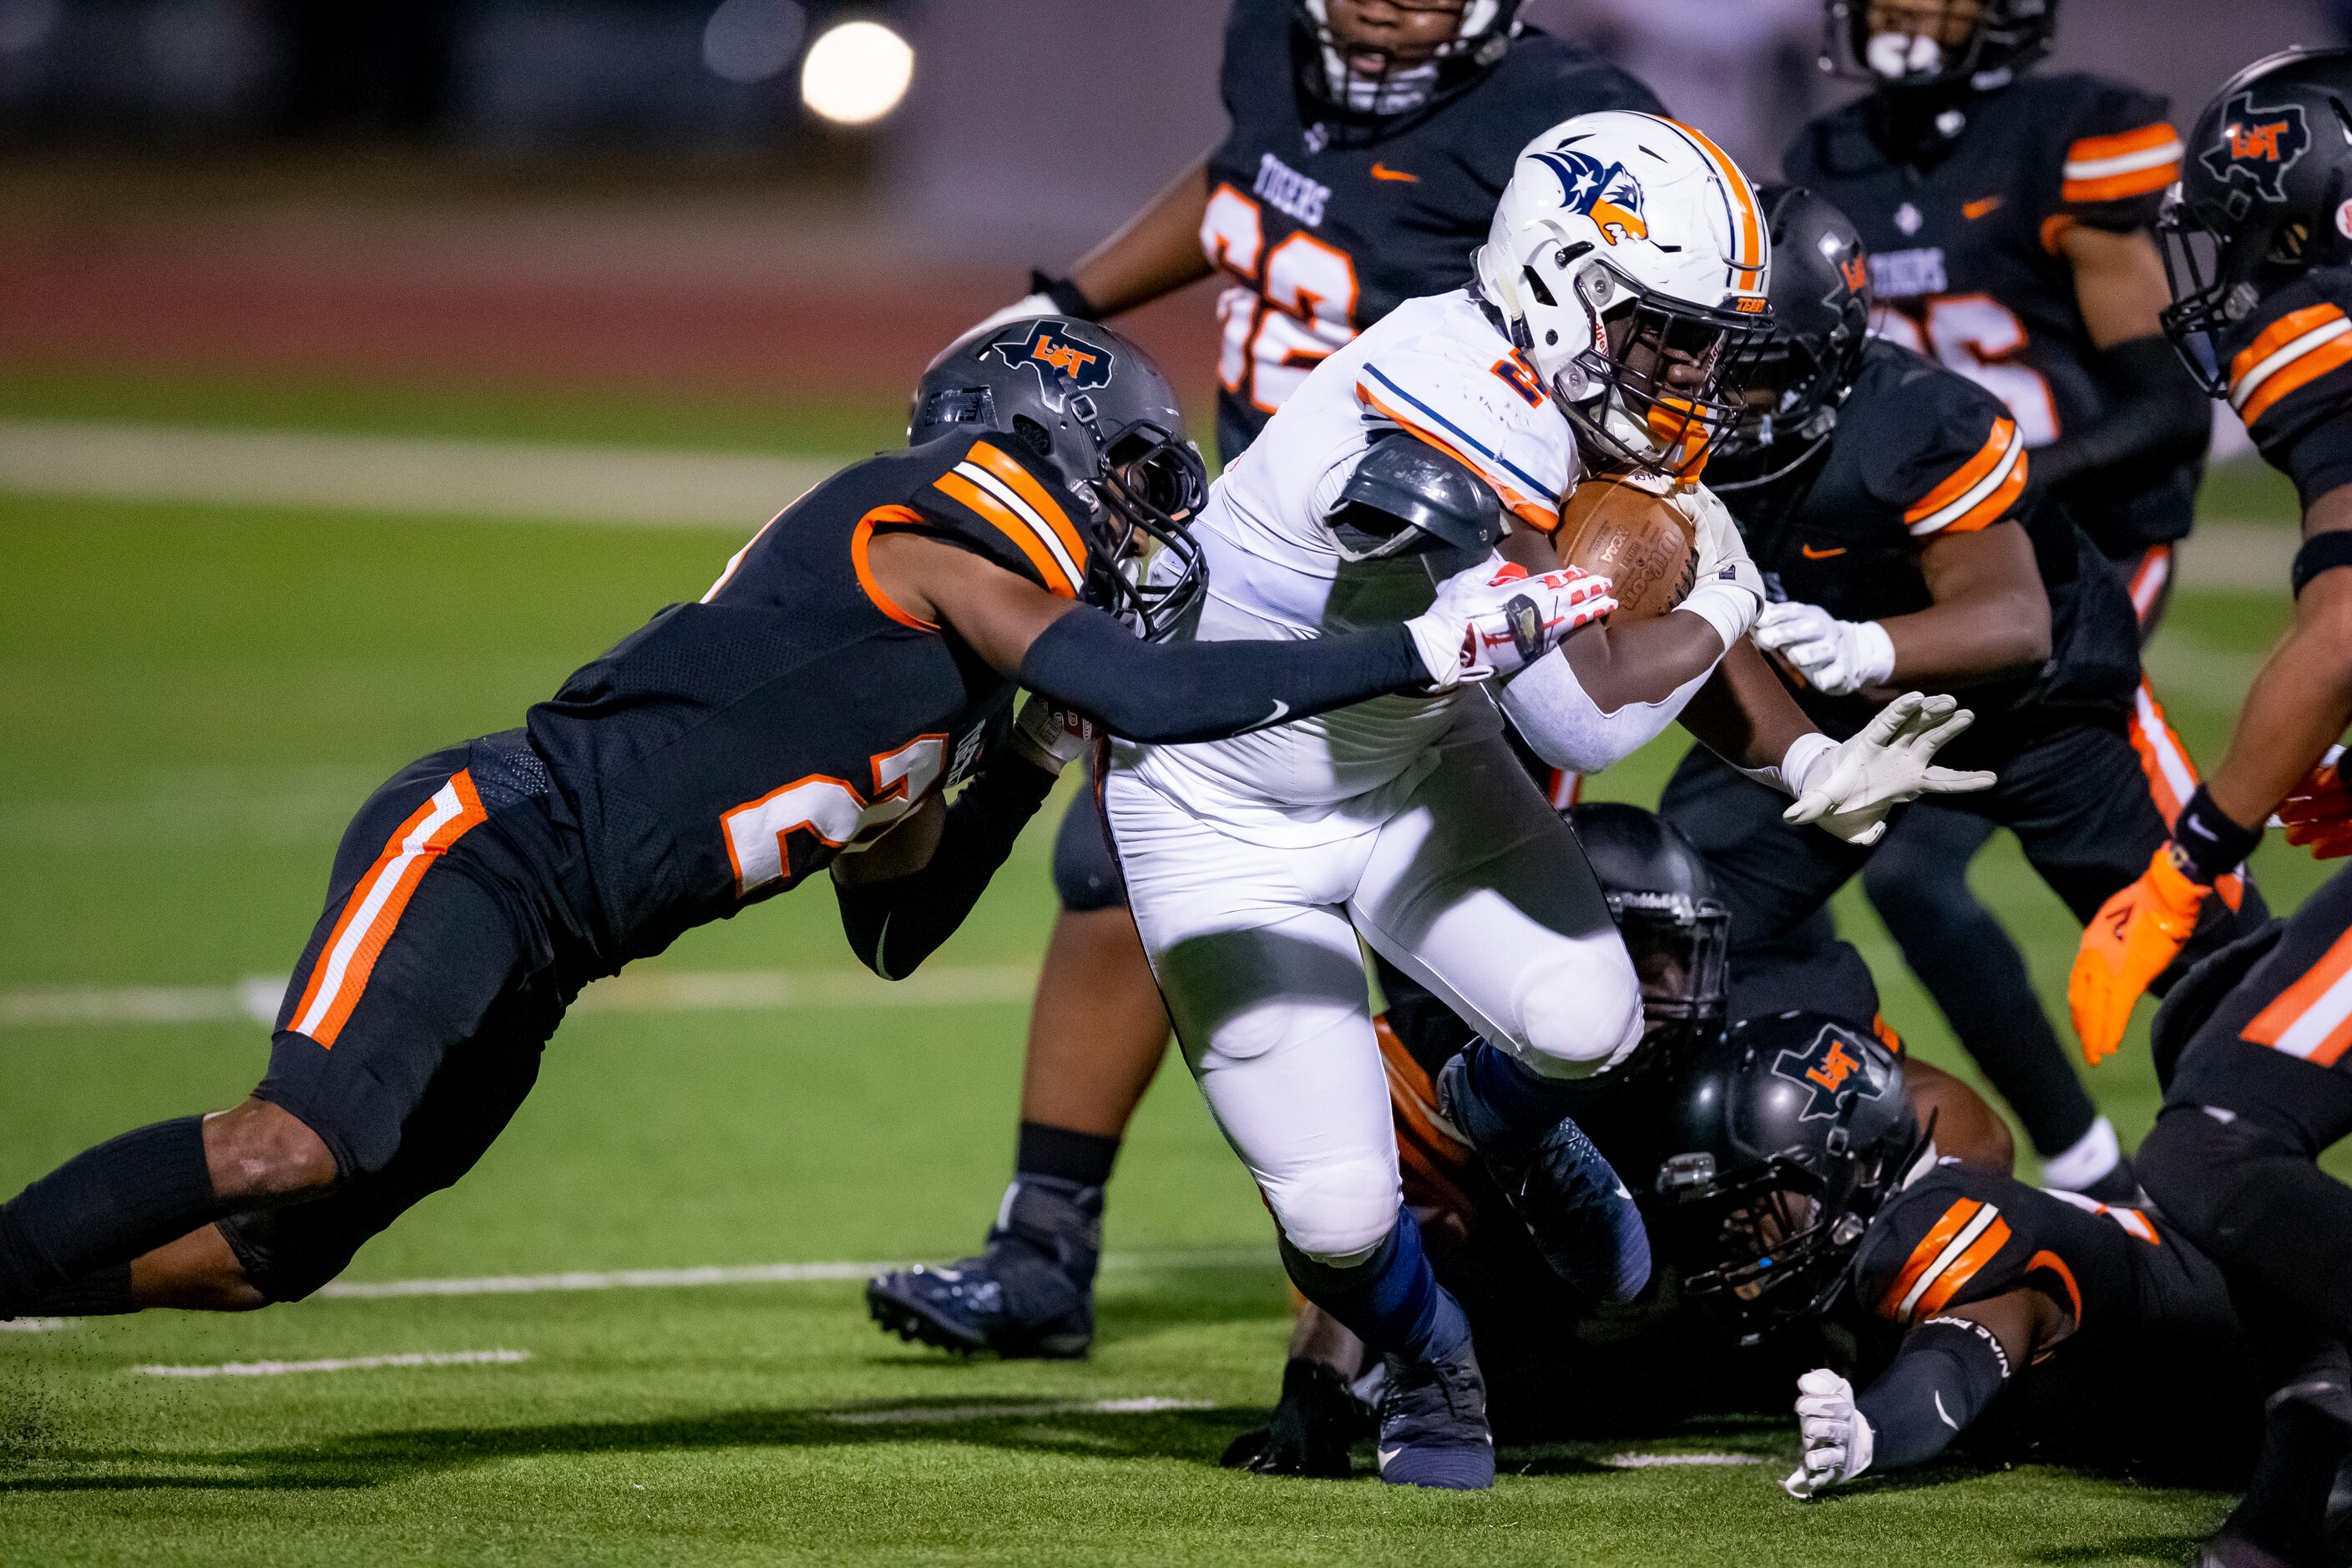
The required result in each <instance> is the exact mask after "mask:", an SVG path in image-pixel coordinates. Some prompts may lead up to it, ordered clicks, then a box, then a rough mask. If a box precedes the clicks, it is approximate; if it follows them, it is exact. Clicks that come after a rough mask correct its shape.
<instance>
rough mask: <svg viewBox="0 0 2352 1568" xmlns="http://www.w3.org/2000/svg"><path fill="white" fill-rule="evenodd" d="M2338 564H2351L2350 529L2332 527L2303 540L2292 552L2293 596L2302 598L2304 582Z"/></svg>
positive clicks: (2351, 539) (2351, 534) (2351, 536)
mask: <svg viewBox="0 0 2352 1568" xmlns="http://www.w3.org/2000/svg"><path fill="white" fill-rule="evenodd" d="M2338 566H2352V531H2347V530H2345V529H2340V528H2338V529H2332V530H2330V531H2327V532H2326V533H2315V534H2313V535H2312V536H2311V537H2310V538H2309V539H2306V540H2305V541H2304V542H2303V548H2302V549H2300V550H2297V551H2296V552H2294V596H2295V597H2296V598H2298V599H2300V598H2302V597H2303V590H2304V585H2305V584H2307V583H2309V582H2310V581H2311V580H2312V579H2313V578H2314V577H2316V576H2318V575H2319V574H2321V573H2322V572H2326V571H2331V570H2333V569H2334V568H2336V567H2338Z"/></svg>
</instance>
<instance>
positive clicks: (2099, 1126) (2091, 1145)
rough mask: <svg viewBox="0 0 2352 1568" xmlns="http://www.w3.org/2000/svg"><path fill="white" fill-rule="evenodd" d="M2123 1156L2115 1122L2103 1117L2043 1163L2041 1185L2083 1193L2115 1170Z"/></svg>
mask: <svg viewBox="0 0 2352 1568" xmlns="http://www.w3.org/2000/svg"><path fill="white" fill-rule="evenodd" d="M2123 1157H2124V1149H2123V1145H2122V1144H2121V1143H2120V1142H2116V1128H2115V1123H2113V1122H2111V1121H2108V1120H2107V1119H2106V1118H2105V1117H2104V1116H2102V1117H2100V1118H2099V1119H2098V1120H2097V1121H2094V1122H2092V1123H2091V1130H2090V1131H2088V1132H2085V1133H2084V1134H2083V1135H2082V1136H2081V1137H2080V1138H2077V1139H2075V1140H2074V1142H2073V1144H2071V1145H2070V1146H2068V1147H2067V1148H2065V1149H2063V1150H2061V1151H2060V1152H2057V1153H2055V1154H2053V1155H2051V1156H2050V1158H2048V1159H2047V1160H2044V1161H2042V1185H2043V1186H2045V1187H2063V1188H2064V1189H2066V1191H2068V1192H2070V1193H2078V1192H2081V1191H2082V1190H2083V1189H2084V1187H2087V1186H2089V1185H2091V1184H2093V1183H2095V1182H2096V1181H2098V1180H2099V1178H2101V1177H2102V1176H2105V1174H2106V1173H2108V1172H2110V1171H2112V1170H2114V1169H2115V1168H2116V1161H2118V1160H2120V1159H2122V1158H2123Z"/></svg>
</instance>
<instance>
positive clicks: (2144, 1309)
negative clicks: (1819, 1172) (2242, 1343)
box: [1853, 1159, 2237, 1365]
mask: <svg viewBox="0 0 2352 1568" xmlns="http://www.w3.org/2000/svg"><path fill="white" fill-rule="evenodd" d="M2021 1286H2022V1287H2032V1288H2033V1289H2039V1290H2042V1291H2043V1292H2045V1293H2046V1294H2047V1295H2048V1296H2049V1297H2050V1298H2051V1300H2053V1301H2055V1302H2056V1303H2057V1304H2058V1305H2059V1306H2060V1307H2061V1308H2063V1309H2064V1310H2065V1311H2066V1313H2067V1315H2068V1316H2069V1317H2070V1318H2072V1319H2073V1321H2074V1331H2073V1335H2072V1336H2071V1337H2070V1340H2069V1343H2072V1342H2073V1341H2074V1339H2084V1340H2088V1339H2089V1338H2091V1337H2093V1336H2097V1337H2099V1338H2102V1339H2105V1341H2107V1342H2109V1344H2110V1345H2112V1344H2113V1343H2115V1342H2117V1341H2132V1342H2139V1343H2142V1344H2146V1345H2148V1346H2150V1347H2154V1346H2157V1345H2159V1344H2168V1345H2170V1346H2171V1347H2173V1348H2174V1349H2175V1350H2178V1349H2179V1347H2180V1346H2181V1345H2183V1344H2186V1343H2189V1342H2206V1343H2221V1342H2228V1341H2230V1340H2232V1339H2234V1338H2235V1337H2236V1335H2237V1318H2236V1315H2235V1313H2234V1311H2233V1310H2232V1309H2231V1305H2230V1290H2229V1287H2228V1285H2227V1284H2225V1283H2224V1282H2223V1280H2222V1279H2221V1270H2220V1269H2218V1268H2215V1267H2214V1266H2213V1263H2212V1261H2211V1259H2210V1258H2207V1257H2206V1256H2205V1255H2204V1254H2203V1253H2201V1252H2200V1251H2198V1250H2197V1249H2196V1248H2195V1247H2192V1246H2190V1245H2189V1243H2188V1242H2187V1241H2185V1240H2183V1239H2182V1238H2181V1237H2179V1235H2178V1234H2177V1233H2176V1232H2175V1231H2174V1230H2173V1227H2172V1226H2171V1223H2170V1222H2169V1221H2168V1220H2166V1219H2165V1218H2164V1216H2163V1215H2160V1214H2157V1213H2154V1212H2153V1211H2149V1210H2144V1209H2133V1208H2114V1207H2110V1206H2109V1205H2105V1204H2099V1203H2094V1202H2092V1201H2091V1200H2090V1199H2089V1198H2085V1197H2082V1196H2080V1195H2079V1194H2071V1193H2067V1194H2060V1193H2053V1192H2045V1191H2043V1190H2042V1189H2041V1188H2040V1187H2032V1186H2028V1185H2026V1184H2024V1183H2023V1182H2021V1181H2018V1180H2017V1179H2016V1178H2014V1177H2012V1176H2001V1175H1994V1174H1991V1173H1987V1172H1983V1171H1972V1170H1969V1169H1968V1168H1966V1167H1965V1166H1963V1165H1961V1164H1960V1163H1958V1161H1956V1160H1949V1159H1947V1160H1944V1161H1942V1162H1940V1163H1937V1165H1936V1166H1934V1167H1933V1168H1932V1169H1930V1170H1929V1171H1927V1173H1924V1174H1922V1175H1921V1176H1919V1177H1918V1178H1916V1180H1914V1181H1913V1182H1912V1183H1911V1184H1910V1185H1909V1186H1907V1187H1905V1188H1903V1189H1902V1190H1901V1191H1899V1192H1897V1193H1896V1194H1895V1195H1894V1196H1892V1197H1890V1198H1888V1199H1887V1200H1886V1202H1885V1204H1884V1205H1882V1206H1881V1207H1880V1209H1879V1211H1878V1213H1877V1214H1876V1215H1874V1216H1873V1218H1872V1219H1871V1222H1870V1228H1869V1229H1868V1230H1867V1231H1866V1232H1864V1236H1863V1238H1862V1247H1861V1248H1860V1250H1858V1251H1857V1252H1856V1253H1855V1254H1854V1259H1853V1300H1854V1304H1855V1306H1856V1307H1858V1308H1859V1309H1860V1310H1863V1311H1864V1312H1866V1313H1869V1314H1870V1315H1872V1316H1874V1317H1875V1318H1877V1319H1879V1320H1880V1321H1884V1322H1887V1323H1890V1324H1894V1325H1895V1326H1897V1327H1900V1328H1905V1329H1908V1328H1913V1327H1916V1325H1918V1324H1920V1323H1924V1322H1926V1321H1927V1320H1928V1319H1930V1318H1932V1317H1934V1316H1935V1315H1936V1314H1937V1313H1938V1312H1941V1311H1943V1310H1946V1309H1948V1308H1951V1307H1964V1306H1967V1305H1968V1304H1969V1303H1970V1302H1972V1301H1983V1300H1990V1298H1992V1297H1995V1296H2001V1295H2006V1294H2007V1293H2008V1292H2010V1291H2011V1290H2014V1289H2019V1288H2020V1287H2021ZM2065 1348H2066V1347H2065V1345H2061V1347H2060V1350H2061V1352H2062V1353H2063V1351H2064V1350H2065ZM2149 1364H2151V1365H2154V1364H2159V1363H2158V1362H2154V1361H2152V1362H2151V1363H2149Z"/></svg>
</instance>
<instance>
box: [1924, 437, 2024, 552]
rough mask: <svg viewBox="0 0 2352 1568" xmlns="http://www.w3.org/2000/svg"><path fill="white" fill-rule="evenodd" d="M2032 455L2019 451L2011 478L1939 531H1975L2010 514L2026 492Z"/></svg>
mask: <svg viewBox="0 0 2352 1568" xmlns="http://www.w3.org/2000/svg"><path fill="white" fill-rule="evenodd" d="M2032 456H2033V454H2032V453H2031V452H2022V451H2021V452H2020V453H2018V454H2017V466H2016V467H2015V468H2011V469H2010V471H2009V478H2007V479H2003V480H2001V481H2000V484H1999V485H1998V486H1996V487H1995V488H1994V489H1993V492H1992V494H1990V495H1989V496H1987V497H1985V499H1984V500H1980V501H1979V502H1977V504H1976V505H1974V506H1972V507H1970V508H1969V510H1967V511H1965V512H1963V513H1961V514H1960V516H1959V518H1958V521H1952V522H1948V523H1946V524H1945V525H1944V526H1943V528H1942V529H1941V530H1940V531H1941V532H1944V533H1974V532H1975V531H1977V530H1979V529H1980V528H1989V527H1990V526H1991V525H1992V524H1994V523H1996V522H1999V521H2000V520H2001V519H2002V518H2003V517H2006V516H2007V515H2008V514H2009V509H2010V508H2011V507H2012V506H2015V505H2016V504H2017V498H2018V497H2019V496H2021V495H2023V494H2024V493H2025V466H2026V464H2027V462H2028V461H2029V460H2030V459H2031V458H2032Z"/></svg>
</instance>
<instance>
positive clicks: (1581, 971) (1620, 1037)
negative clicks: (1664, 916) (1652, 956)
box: [1498, 947, 1642, 1079]
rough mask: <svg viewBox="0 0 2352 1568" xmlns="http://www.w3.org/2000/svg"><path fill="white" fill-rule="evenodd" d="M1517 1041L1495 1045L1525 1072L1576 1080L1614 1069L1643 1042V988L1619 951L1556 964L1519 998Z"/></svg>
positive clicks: (1591, 952)
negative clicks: (1504, 1049) (1508, 1051)
mask: <svg viewBox="0 0 2352 1568" xmlns="http://www.w3.org/2000/svg"><path fill="white" fill-rule="evenodd" d="M1519 1027H1520V1030H1521V1033H1522V1037H1521V1038H1519V1039H1517V1040H1512V1041H1507V1042H1498V1043H1502V1044H1506V1045H1507V1046H1509V1047H1511V1054H1512V1056H1514V1057H1516V1058H1517V1059H1518V1061H1519V1063H1520V1064H1521V1065H1522V1066H1524V1067H1525V1068H1527V1069H1528V1071H1529V1072H1532V1073H1535V1074H1538V1076H1540V1077H1543V1078H1552V1079H1580V1078H1590V1077H1591V1076H1592V1075H1593V1074H1594V1073H1597V1072H1600V1071H1601V1070H1603V1069H1604V1068H1612V1067H1614V1066H1616V1065H1617V1064H1618V1063H1619V1062H1621V1061H1622V1060H1624V1059H1625V1058H1626V1057H1627V1056H1629V1055H1630V1054H1632V1052H1633V1047H1635V1046H1637V1045H1640V1044H1641V1043H1642V984H1641V980H1640V978H1639V977H1638V976H1636V975H1635V974H1634V973H1633V961H1632V960H1631V959H1629V958H1627V957H1626V956H1625V951H1624V949H1623V948H1622V947H1616V948H1612V949H1606V950H1588V951H1587V952H1580V953H1579V954H1578V956H1577V958H1576V959H1575V960H1573V961H1570V962H1567V963H1558V962H1555V963H1551V964H1550V965H1549V966H1548V967H1547V968H1546V969H1545V971H1544V973H1541V974H1540V975H1538V976H1537V977H1536V978H1535V979H1534V980H1532V981H1531V982H1529V983H1528V985H1527V987H1526V988H1525V990H1524V991H1522V992H1521V994H1520V999H1519Z"/></svg>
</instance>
